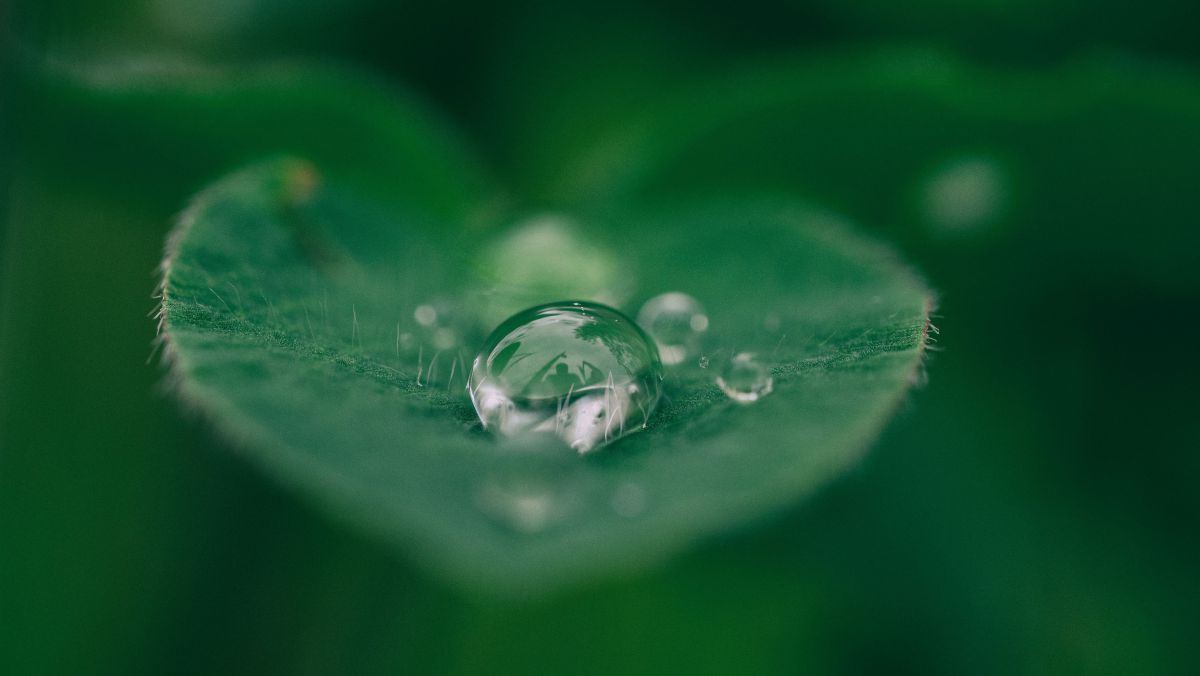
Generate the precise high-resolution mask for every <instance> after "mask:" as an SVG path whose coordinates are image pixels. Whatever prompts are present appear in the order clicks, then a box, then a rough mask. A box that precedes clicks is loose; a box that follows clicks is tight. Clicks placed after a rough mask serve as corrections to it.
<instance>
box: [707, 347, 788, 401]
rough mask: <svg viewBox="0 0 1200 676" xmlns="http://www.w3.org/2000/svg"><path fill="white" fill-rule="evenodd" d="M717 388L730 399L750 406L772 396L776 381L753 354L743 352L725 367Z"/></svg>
mask: <svg viewBox="0 0 1200 676" xmlns="http://www.w3.org/2000/svg"><path fill="white" fill-rule="evenodd" d="M717 387H719V388H721V391H722V392H724V393H725V394H726V396H728V397H729V398H730V399H732V400H734V401H736V402H738V403H741V404H750V403H753V402H756V401H758V400H759V399H762V398H763V397H765V396H767V395H768V394H770V393H771V391H772V390H774V389H775V379H774V378H773V377H771V371H770V370H769V369H768V368H767V367H766V366H765V365H763V364H762V363H761V362H759V361H758V359H757V358H756V357H755V356H754V355H753V354H750V353H749V352H741V353H739V354H736V355H734V356H733V358H732V359H730V360H729V363H728V364H726V365H725V369H724V370H723V371H722V373H721V375H720V376H718V377H717Z"/></svg>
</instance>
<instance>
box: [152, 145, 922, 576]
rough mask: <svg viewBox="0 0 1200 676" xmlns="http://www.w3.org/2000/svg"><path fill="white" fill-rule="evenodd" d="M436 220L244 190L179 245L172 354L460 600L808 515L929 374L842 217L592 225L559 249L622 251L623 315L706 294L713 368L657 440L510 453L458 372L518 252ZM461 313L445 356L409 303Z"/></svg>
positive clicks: (206, 407) (300, 474) (693, 218)
mask: <svg viewBox="0 0 1200 676" xmlns="http://www.w3.org/2000/svg"><path fill="white" fill-rule="evenodd" d="M418 213H419V211H418V210H408V211H404V210H398V209H396V208H395V207H385V206H381V205H380V204H379V203H376V202H373V201H371V200H370V199H368V198H364V197H363V196H362V195H361V194H359V193H356V192H355V191H354V190H353V189H352V188H350V187H348V186H347V185H346V184H344V183H339V182H337V181H334V180H329V181H323V180H322V179H321V177H320V176H318V173H317V169H316V168H315V167H313V166H312V165H310V164H308V163H306V162H303V161H300V160H290V159H284V160H278V161H273V162H269V163H266V164H262V165H258V166H255V167H253V168H250V169H248V170H245V171H243V172H241V173H238V174H235V175H232V176H230V177H228V178H226V179H225V180H223V181H221V182H219V183H218V184H216V185H214V186H213V187H211V188H210V189H208V190H207V191H205V192H204V193H203V194H201V195H200V196H199V197H198V198H197V199H196V201H195V203H194V204H193V205H192V206H191V208H189V209H188V211H187V212H186V213H185V215H184V217H183V219H182V221H181V223H180V225H179V227H178V230H177V232H176V233H175V235H174V237H173V239H172V243H171V246H170V247H169V251H168V255H167V258H166V260H165V263H164V280H163V305H162V325H163V326H162V328H163V334H162V335H163V337H164V340H165V341H166V343H167V346H168V354H169V355H170V360H169V363H170V364H171V368H172V373H173V375H174V378H175V383H176V385H177V387H178V391H179V393H180V395H181V396H182V398H183V399H184V400H185V401H187V402H190V403H191V404H193V405H194V406H196V407H197V408H199V409H200V410H201V411H203V412H204V413H206V414H207V415H208V416H209V417H210V418H211V419H212V421H213V422H214V423H215V424H216V425H217V426H218V428H219V429H220V430H222V431H223V432H225V433H226V434H227V435H228V436H229V437H230V438H232V439H234V440H235V441H236V442H237V443H238V444H239V445H240V446H242V447H243V448H244V449H245V450H246V452H247V453H248V454H249V456H250V457H252V458H254V459H255V460H257V461H259V462H260V463H261V464H262V465H263V466H264V467H265V468H266V469H267V470H269V471H270V472H272V473H275V474H277V475H279V476H281V477H284V478H286V479H287V480H289V481H292V482H294V483H296V484H298V485H299V486H301V487H302V488H304V489H306V490H307V491H309V492H311V493H312V494H313V495H315V496H316V497H317V498H319V499H321V500H322V501H324V502H326V503H328V504H329V505H330V506H331V507H332V508H334V509H335V510H337V511H339V512H340V513H341V514H342V515H344V516H345V518H347V519H348V520H350V521H353V522H355V523H358V524H362V525H365V526H367V527H369V528H371V529H373V530H374V531H375V532H377V533H378V534H380V535H381V536H382V537H384V538H386V539H388V540H390V541H393V542H395V543H396V544H397V545H399V546H401V547H402V548H403V549H404V550H405V551H407V552H410V553H411V554H413V555H414V556H416V557H418V558H421V559H424V560H426V561H427V562H430V563H432V564H433V565H434V566H435V567H436V568H437V569H439V570H442V571H445V572H448V573H450V574H451V575H452V576H454V577H456V578H458V579H461V580H465V581H468V582H474V583H479V584H484V585H487V586H489V587H491V588H493V589H503V590H521V589H526V590H529V589H547V588H552V587H554V586H556V585H557V584H559V583H565V582H569V581H572V580H575V579H578V578H581V577H588V576H595V575H599V574H604V573H610V572H612V571H615V570H626V569H632V568H636V567H639V566H642V565H646V564H648V563H651V562H653V561H655V560H658V559H660V558H662V557H664V556H666V555H668V554H670V553H672V552H674V551H676V550H678V549H680V548H682V547H684V546H686V545H687V544H688V543H689V542H691V541H693V540H695V539H696V538H698V537H702V536H704V535H708V534H711V533H714V532H717V531H721V530H723V529H727V528H729V527H732V526H734V525H736V524H739V523H742V522H745V521H747V520H750V519H753V518H755V517H758V516H762V515H764V514H766V513H768V512H770V511H771V510H774V509H777V508H780V507H782V506H784V505H787V504H789V503H792V502H794V501H796V500H798V499H800V498H802V497H803V496H805V495H807V494H810V493H811V492H812V491H813V490H814V489H816V488H817V487H818V486H820V485H821V484H823V483H824V482H826V481H828V480H829V479H831V478H833V477H834V476H836V475H837V474H838V473H839V472H840V471H842V470H844V469H846V468H847V467H849V466H850V465H852V464H853V463H854V462H856V461H857V460H858V458H859V457H861V454H862V453H863V451H864V449H865V448H866V447H867V446H868V445H869V444H870V442H871V441H872V439H873V438H874V437H875V436H876V435H877V433H878V432H879V430H880V428H881V427H882V425H883V424H884V422H885V421H886V419H887V418H888V417H889V415H890V414H891V413H892V412H893V411H894V410H895V408H896V406H897V405H898V403H899V402H900V401H901V399H902V397H903V395H904V392H905V391H906V389H907V388H908V387H909V385H910V384H911V383H912V382H914V380H915V379H916V378H917V377H918V375H919V373H920V369H921V363H922V356H923V348H924V344H925V341H926V338H927V332H928V326H929V324H928V315H929V310H930V304H931V298H930V294H929V292H928V290H927V289H926V288H925V287H924V285H923V284H922V283H921V281H920V280H919V279H917V278H916V277H915V276H914V275H913V274H912V273H911V272H910V271H909V270H908V269H906V268H905V267H904V266H903V265H901V264H900V263H898V262H897V261H896V260H895V259H894V258H893V257H892V255H891V254H890V253H889V252H888V250H886V249H885V248H883V247H880V246H879V245H877V244H874V243H871V242H868V241H865V240H862V239H860V238H858V237H856V236H854V235H852V234H850V233H849V232H848V230H847V229H846V228H845V227H844V226H843V225H842V224H840V223H839V222H838V221H837V219H836V218H834V217H832V216H829V215H827V214H824V213H821V212H818V211H816V210H813V209H811V208H808V207H805V206H803V205H799V204H796V203H795V202H793V201H790V200H788V199H784V198H778V197H771V196H757V197H742V198H724V199H709V200H706V201H703V202H698V203H693V204H691V205H679V204H676V205H659V206H656V207H646V208H639V209H635V210H627V211H623V212H620V213H618V212H615V211H614V212H610V213H596V214H592V215H590V216H588V217H583V218H580V219H579V220H578V221H577V225H576V226H575V230H574V233H575V234H574V235H573V236H575V237H578V238H579V241H580V242H586V243H587V246H585V247H583V248H580V249H577V250H576V251H575V252H574V253H567V254H564V255H574V256H576V257H578V260H579V263H580V265H583V264H584V263H585V262H586V261H587V260H588V259H590V258H591V257H592V256H595V255H599V254H598V252H600V251H607V252H609V254H610V255H612V256H614V257H615V259H616V260H618V261H619V264H620V265H619V268H620V270H621V272H620V274H621V277H622V281H625V282H627V283H628V285H629V287H630V294H629V295H628V298H629V300H633V301H635V302H634V304H632V305H626V307H625V309H626V310H632V309H636V307H637V303H638V302H641V301H642V300H644V299H646V298H648V297H649V296H651V295H655V294H657V293H661V292H665V291H670V290H681V291H686V292H688V293H691V294H692V295H694V296H696V297H697V298H699V299H701V300H702V301H703V302H704V303H705V304H706V306H707V308H708V314H709V317H710V322H711V327H712V331H711V333H712V335H713V336H714V341H715V342H714V344H713V346H712V349H713V360H714V366H713V368H712V369H709V370H702V369H699V368H692V369H685V370H684V371H683V372H681V373H680V374H673V375H670V374H669V375H668V378H667V381H666V387H667V390H666V395H667V398H668V401H667V403H665V404H664V405H663V406H662V407H661V408H660V410H659V411H658V413H657V414H656V415H655V416H654V417H653V420H652V424H651V425H650V426H649V429H647V430H645V431H644V432H641V433H638V434H635V435H632V436H630V437H627V438H625V439H623V440H621V441H620V442H618V443H616V444H614V445H612V446H610V447H608V448H605V449H603V450H601V451H599V452H597V453H594V454H591V455H588V456H582V457H580V456H577V455H575V454H574V452H572V451H569V450H567V449H565V448H558V447H551V448H542V447H535V448H527V447H516V446H513V445H512V444H505V443H501V442H499V441H498V440H496V439H493V438H491V437H490V436H489V435H487V434H486V433H484V432H483V431H482V430H481V429H480V427H479V425H478V423H477V422H476V421H475V416H474V412H473V410H472V409H471V406H470V403H469V401H468V399H467V398H466V395H465V391H464V382H465V381H464V379H463V374H464V372H465V371H466V366H467V365H468V364H469V362H470V359H471V357H473V354H474V351H475V350H477V349H478V348H479V347H480V344H479V342H478V338H479V336H480V335H482V334H481V331H483V330H486V329H488V328H490V326H486V325H480V324H479V321H478V317H480V316H482V315H483V314H484V313H485V312H486V310H485V308H483V307H482V305H480V304H481V303H482V302H483V295H482V294H481V293H480V285H481V284H486V285H487V288H486V289H484V291H486V292H487V293H489V294H491V293H493V292H494V293H495V294H497V295H499V296H500V297H503V296H504V291H505V289H504V288H503V287H504V286H505V280H503V279H499V280H497V279H495V278H494V277H492V275H494V273H495V266H493V265H489V264H487V261H489V260H492V257H494V253H495V252H496V251H503V250H504V247H503V246H502V245H499V244H497V239H496V238H498V237H499V238H504V237H509V236H511V235H510V234H508V233H507V232H506V231H504V230H499V231H496V232H490V231H489V232H486V233H480V232H473V231H470V230H466V229H462V228H448V227H445V226H444V225H442V224H439V223H436V222H430V221H424V220H422V219H421V217H420V216H418V215H416V214H418ZM481 261H483V262H482V263H481ZM525 264H526V265H528V266H531V267H534V268H536V267H538V266H539V265H540V263H539V261H538V260H531V261H527V262H526V263H525ZM472 270H478V271H479V272H478V274H476V273H472V272H469V271H472ZM535 276H536V275H535ZM563 281H564V283H569V282H570V280H563ZM524 288H525V290H526V291H528V287H524ZM541 293H546V294H550V293H553V289H543V290H542V291H541ZM455 299H457V300H455ZM554 299H555V298H554V297H553V296H548V297H544V298H536V297H531V296H527V295H526V296H521V300H522V302H524V301H530V300H554ZM446 302H450V303H452V304H453V303H455V302H456V303H458V304H457V305H456V306H454V307H457V312H458V313H459V316H460V317H463V318H465V319H462V320H461V321H460V322H459V323H458V324H456V325H455V326H456V327H458V328H460V329H462V332H461V333H460V335H461V336H464V337H463V338H462V339H461V340H460V342H459V343H458V344H457V345H455V346H454V347H452V348H449V349H443V350H442V351H440V352H438V351H437V350H436V342H437V338H436V337H433V336H431V335H429V334H428V333H423V332H424V331H426V330H427V329H426V327H424V326H422V325H421V324H420V323H419V322H417V321H416V319H415V318H414V309H415V308H416V307H418V306H420V305H424V304H432V305H434V306H437V307H444V305H438V304H439V303H446ZM402 337H403V338H404V340H403V341H402V340H401V338H402ZM410 337H411V340H410V339H409V338H410ZM734 350H736V351H739V352H740V351H754V352H757V353H759V354H760V355H761V358H762V359H764V360H765V361H767V363H768V364H769V365H770V367H771V369H772V373H773V375H774V378H775V391H774V393H773V394H771V395H769V396H767V397H765V398H763V399H762V400H760V401H759V402H757V403H756V404H754V405H741V404H737V403H734V402H732V401H730V400H728V399H727V398H726V397H725V396H724V395H723V394H722V393H721V391H720V390H719V389H718V388H717V387H716V386H715V385H714V384H713V382H712V380H711V378H712V371H713V369H715V368H717V364H719V362H720V361H721V359H722V355H727V354H728V353H729V352H731V351H734ZM433 354H438V355H440V360H441V361H440V364H439V365H438V366H436V367H435V366H434V365H433V364H431V362H432V360H433V357H432V356H431V355H433ZM452 364H453V366H452ZM447 369H454V373H455V374H456V375H454V376H449V374H448V371H447ZM435 370H436V373H437V375H433V374H432V373H431V372H434V371H435Z"/></svg>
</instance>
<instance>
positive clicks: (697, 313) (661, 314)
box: [638, 291, 708, 365]
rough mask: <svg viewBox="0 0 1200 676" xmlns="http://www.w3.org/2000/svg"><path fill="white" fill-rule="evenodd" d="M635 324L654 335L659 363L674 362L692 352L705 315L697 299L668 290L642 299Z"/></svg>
mask: <svg viewBox="0 0 1200 676" xmlns="http://www.w3.org/2000/svg"><path fill="white" fill-rule="evenodd" d="M638 323H639V324H641V325H642V328H644V329H646V332H647V333H649V334H650V335H651V336H653V337H654V342H655V343H657V344H658V353H659V354H660V355H661V356H662V361H663V363H664V364H667V365H675V364H679V363H681V362H682V361H683V360H684V359H687V358H688V355H690V354H693V353H694V352H695V351H696V349H697V347H698V346H699V342H700V335H701V334H703V333H704V332H705V331H707V330H708V315H706V314H705V313H704V307H703V306H702V305H700V301H698V300H696V299H695V298H693V297H691V296H689V295H687V294H686V293H680V292H678V291H671V292H669V293H664V294H659V295H657V296H655V297H653V298H651V299H650V300H648V301H646V303H645V304H644V305H642V309H641V310H639V311H638Z"/></svg>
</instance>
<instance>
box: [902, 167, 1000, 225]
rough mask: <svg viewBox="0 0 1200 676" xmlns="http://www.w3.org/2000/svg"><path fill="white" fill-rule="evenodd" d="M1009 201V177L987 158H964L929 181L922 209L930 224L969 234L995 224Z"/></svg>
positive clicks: (941, 169)
mask: <svg viewBox="0 0 1200 676" xmlns="http://www.w3.org/2000/svg"><path fill="white" fill-rule="evenodd" d="M1006 198H1007V195H1006V189H1005V176H1004V172H1003V171H1001V169H1000V167H999V165H998V164H997V163H996V162H995V161H994V160H992V159H989V158H987V157H974V156H967V157H960V158H957V159H954V160H952V161H950V162H947V163H946V164H944V165H942V166H941V167H940V168H939V169H938V170H937V171H935V172H934V173H933V175H932V176H931V177H930V178H929V180H928V181H927V182H926V184H925V187H924V193H923V195H922V199H923V202H922V206H923V208H924V211H925V218H926V221H927V222H928V223H929V225H930V226H931V227H932V228H933V229H936V230H938V231H940V232H944V233H965V232H968V231H972V230H976V229H979V228H982V227H984V226H987V225H990V224H991V223H993V222H994V221H995V220H996V219H997V218H998V217H999V215H1000V212H1001V211H1002V210H1003V209H1004V205H1005V200H1006Z"/></svg>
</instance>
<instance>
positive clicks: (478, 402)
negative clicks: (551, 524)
mask: <svg viewBox="0 0 1200 676" xmlns="http://www.w3.org/2000/svg"><path fill="white" fill-rule="evenodd" d="M468 387H469V393H470V395H471V403H473V404H474V405H475V412H476V413H478V414H479V419H480V420H481V421H482V422H483V426H484V427H485V428H487V429H489V430H492V431H494V432H496V433H497V434H500V435H502V436H505V437H514V436H522V435H526V434H542V433H549V434H553V435H556V436H557V437H558V438H560V439H562V440H563V441H564V442H566V443H567V445H569V446H570V447H572V448H574V449H575V450H577V451H579V452H580V453H587V452H588V451H591V450H594V449H596V448H599V447H600V446H603V445H604V444H606V443H609V442H611V441H614V440H616V439H618V438H620V437H622V436H624V435H626V434H629V433H632V432H635V431H637V430H639V429H642V428H643V427H644V426H645V424H646V422H647V420H649V417H650V414H651V413H652V412H653V411H654V407H655V406H657V404H658V398H659V394H660V393H661V387H662V365H661V362H660V361H659V357H658V352H657V350H656V349H655V348H654V345H653V343H652V342H651V341H650V339H649V338H647V337H646V334H645V333H643V332H642V330H641V329H640V328H638V326H637V324H635V323H634V322H633V321H632V320H630V319H629V318H628V317H626V316H625V315H623V314H621V313H620V312H618V311H616V310H614V309H612V308H610V307H606V306H604V305H600V304H597V303H585V302H561V303H551V304H548V305H540V306H537V307H534V308H530V309H528V310H524V311H522V312H518V313H517V314H515V315H513V316H512V317H510V318H508V319H507V320H506V321H504V323H502V324H501V325H500V326H499V327H498V328H497V329H496V330H495V331H493V332H492V334H491V335H490V336H489V337H488V339H487V342H486V344H485V345H484V349H483V351H482V352H481V353H480V354H479V356H478V357H476V358H475V363H474V365H473V367H472V369H471V378H470V381H469V385H468Z"/></svg>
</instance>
